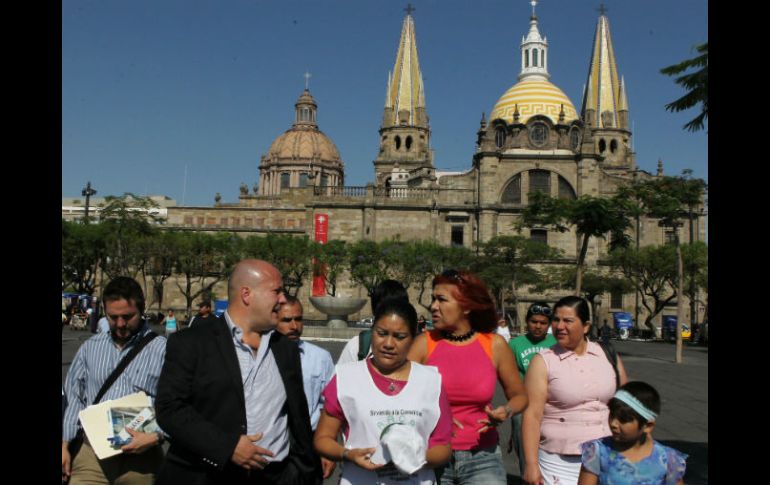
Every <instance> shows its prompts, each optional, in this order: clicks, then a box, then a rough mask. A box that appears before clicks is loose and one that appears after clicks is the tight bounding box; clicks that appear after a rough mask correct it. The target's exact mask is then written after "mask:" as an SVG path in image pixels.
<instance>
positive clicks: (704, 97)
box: [660, 42, 709, 131]
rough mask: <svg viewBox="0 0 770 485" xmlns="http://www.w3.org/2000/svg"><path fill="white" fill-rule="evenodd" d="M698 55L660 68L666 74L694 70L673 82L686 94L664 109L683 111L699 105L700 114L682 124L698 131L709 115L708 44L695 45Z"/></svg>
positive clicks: (675, 74) (688, 129) (678, 73)
mask: <svg viewBox="0 0 770 485" xmlns="http://www.w3.org/2000/svg"><path fill="white" fill-rule="evenodd" d="M695 49H696V50H697V51H698V55H697V56H696V57H694V58H692V59H687V60H684V61H682V62H680V63H678V64H674V65H671V66H668V67H665V68H663V69H661V70H660V72H661V73H663V74H665V75H667V76H679V75H680V74H682V73H683V72H685V71H689V70H690V69H695V71H692V72H689V73H687V74H684V75H681V76H679V77H677V78H676V79H675V81H674V82H676V83H677V84H679V85H680V86H682V87H683V88H685V89H686V90H687V94H685V95H684V96H682V97H681V98H679V99H677V100H676V101H673V102H671V103H669V104H667V105H666V110H667V111H671V112H679V111H685V110H688V109H690V108H694V107H696V106H700V111H701V112H700V114H699V115H698V116H696V117H695V118H694V119H692V120H691V121H690V122H689V123H687V124H686V125H684V129H686V130H687V131H699V130H702V129H703V128H704V125H705V122H706V120H708V116H709V44H708V42H706V43H705V44H701V45H699V46H696V47H695Z"/></svg>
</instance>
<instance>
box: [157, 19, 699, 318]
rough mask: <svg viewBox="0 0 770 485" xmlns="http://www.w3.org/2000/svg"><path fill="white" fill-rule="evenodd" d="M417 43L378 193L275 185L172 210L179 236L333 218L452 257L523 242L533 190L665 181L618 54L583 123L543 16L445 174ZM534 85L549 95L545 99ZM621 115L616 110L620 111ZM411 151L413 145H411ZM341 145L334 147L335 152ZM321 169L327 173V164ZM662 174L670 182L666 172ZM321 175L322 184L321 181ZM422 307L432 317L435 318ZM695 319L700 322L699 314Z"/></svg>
mask: <svg viewBox="0 0 770 485" xmlns="http://www.w3.org/2000/svg"><path fill="white" fill-rule="evenodd" d="M596 36H597V39H598V40H596V41H595V42H597V45H600V46H604V47H602V48H604V49H609V50H610V51H611V50H612V47H611V45H612V44H611V40H610V38H609V27H608V24H607V22H606V18H605V17H604V15H602V16H601V17H600V19H599V23H598V25H597V34H596ZM415 42H416V41H415V40H414V24H413V20H412V18H411V16H410V15H407V18H406V19H405V21H404V27H403V29H402V38H401V43H400V44H399V46H400V47H399V52H398V55H397V62H396V66H395V72H394V73H393V74H391V75H389V78H388V85H387V97H386V104H385V108H384V111H383V117H382V119H383V122H382V125H381V128H380V147H379V153H378V156H377V158H376V160H375V161H374V164H373V165H374V183H372V184H369V185H367V186H366V187H345V186H343V185H342V181H343V177H344V174H343V173H342V168H341V167H342V163H341V160H339V174H338V176H337V178H334V179H330V180H333V183H328V184H322V183H320V180H319V178H318V177H310V178H309V179H308V180H307V186H304V187H303V186H299V184H297V183H295V181H294V179H292V182H291V183H290V184H289V186H288V187H283V188H281V190H280V191H276V190H274V189H275V179H272V182H267V183H271V184H272V185H270V188H269V189H268V188H264V187H260V190H259V192H258V194H259V195H257V191H256V190H255V191H254V192H253V193H252V194H249V193H248V191H247V190H241V196H240V200H239V203H238V204H235V205H220V204H217V205H215V206H214V207H169V208H168V223H167V227H168V228H170V229H171V228H173V229H184V230H201V231H235V232H239V233H243V234H265V233H269V232H272V233H286V234H297V235H307V236H309V237H312V236H313V221H314V216H315V215H316V214H326V215H328V217H329V226H328V238H329V239H330V240H333V239H339V240H343V241H357V240H361V239H370V240H375V241H382V240H385V239H389V238H394V237H397V236H398V237H400V238H401V239H402V240H420V239H428V240H433V241H436V242H438V243H440V244H442V245H446V246H449V245H451V244H453V243H461V244H462V245H464V246H466V247H473V245H474V244H475V243H477V242H483V241H487V240H489V239H491V238H492V237H494V236H497V235H511V234H515V233H516V232H517V230H516V223H517V221H518V219H519V217H520V214H521V212H522V210H523V209H524V208H525V207H526V206H527V204H528V194H529V193H530V192H531V191H535V190H540V191H544V192H546V193H548V194H550V195H551V196H553V197H564V198H575V197H580V196H583V195H591V196H595V197H598V196H611V195H612V194H614V193H615V192H616V190H617V189H618V187H619V186H620V185H622V184H624V183H628V182H630V181H632V180H634V178H635V177H637V178H639V179H641V180H645V179H651V178H653V177H655V176H654V175H652V174H649V173H647V172H644V171H641V170H638V169H637V165H636V159H635V154H634V152H633V151H632V150H631V149H630V139H631V136H632V133H631V132H630V130H629V129H628V103H627V100H626V93H625V88H624V86H623V82H622V78H620V81H618V76H617V72H614V71H613V72H610V73H608V72H606V69H605V67H606V66H604V67H603V65H602V63H601V62H600V60H599V59H600V58H601V57H602V56H605V57H607V56H608V55H610V54H611V55H612V56H613V57H612V67H613V69H615V67H614V66H615V62H614V53H611V52H610V53H607V52H603V51H602V50H601V49H602V48H600V49H599V50H598V51H597V50H596V49H595V50H594V52H593V58H592V59H591V66H592V67H591V71H590V75H589V76H590V77H589V80H590V82H589V83H588V84H587V86H586V92H585V93H584V103H583V106H582V108H581V113H580V115H579V116H578V115H577V113H576V111H575V109H574V108H573V107H572V104H571V102H570V101H569V99H567V98H566V96H565V95H564V94H563V93H562V92H561V90H559V89H558V87H556V86H555V85H553V84H551V83H550V81H549V80H548V79H549V75H548V70H547V63H546V59H547V57H546V55H547V50H548V44H547V42H546V41H545V38H543V37H541V36H540V33H539V31H538V26H537V18H536V17H535V16H534V15H533V17H532V18H531V19H530V30H529V34H528V36H527V38H526V39H524V40H523V42H522V46H521V48H522V74H521V75H520V76H519V82H518V83H517V84H515V85H514V86H513V87H512V88H511V89H509V90H508V91H506V93H505V94H504V95H503V96H502V97H501V98H500V100H499V101H498V103H497V104H496V105H495V109H494V110H493V112H492V113H493V115H494V117H491V119H490V121H489V122H487V121H486V120H485V119H484V118H482V121H481V124H480V127H479V130H478V132H477V133H476V142H477V150H476V153H475V155H474V156H473V159H472V160H471V161H470V168H469V169H468V170H467V171H465V172H463V173H441V172H437V171H436V170H435V168H434V165H433V163H434V160H433V152H432V150H431V149H430V146H429V139H430V127H429V125H428V116H427V111H426V108H425V104H424V88H423V85H422V77H421V73H420V72H419V63H418V61H417V51H416V43H415ZM534 48H537V50H538V52H540V53H541V54H540V57H539V59H540V61H539V62H537V61H536V59H537V57H534V58H533V57H532V56H533V49H534ZM405 57H410V58H411V61H410V63H409V65H410V66H411V67H410V69H411V70H410V71H409V72H401V71H399V69H400V66H403V65H404V62H403V59H404V58H405ZM399 59H400V60H399ZM536 62H537V64H533V63H536ZM415 66H416V70H415ZM533 86H535V87H537V89H535V90H533ZM533 93H534V94H533ZM543 93H545V94H543ZM303 96H304V98H300V101H299V102H298V103H297V105H296V107H297V110H298V115H297V116H298V118H297V120H298V121H297V123H300V121H302V120H300V118H299V117H300V116H301V115H300V111H299V110H300V108H302V107H306V106H309V107H310V109H311V111H312V115H311V118H310V119H308V120H307V123H306V124H308V126H311V125H313V124H314V122H315V112H314V107H315V102H314V101H312V98H309V93H307V91H306V93H305V94H303ZM541 98H542V99H541ZM608 99H609V100H610V101H612V100H614V104H613V103H608V101H607V100H608ZM596 100H600V101H601V102H599V101H596ZM311 101H312V103H311ZM610 105H611V106H613V108H612V109H609V108H608V106H610ZM597 113H599V114H597ZM373 115H374V114H373ZM297 123H295V125H296V124H297ZM300 124H301V123H300ZM282 136H284V135H282ZM396 137H398V140H396ZM407 140H411V142H410V143H409V144H407ZM329 144H330V145H329V146H331V147H334V145H333V143H332V142H331V141H329ZM334 150H335V151H336V147H335V148H334ZM273 151H274V150H272V149H271V151H270V153H272V152H273ZM329 153H331V152H329ZM297 158H298V157H296V156H295V157H288V158H287V159H282V158H280V157H278V158H276V157H273V158H270V157H268V156H266V157H263V159H262V164H261V166H260V170H261V173H262V178H261V184H265V183H266V181H269V180H271V179H270V178H269V177H268V178H266V175H269V174H268V172H269V173H273V174H276V173H279V172H281V171H282V170H288V169H289V168H291V167H294V165H297V166H300V165H302V164H299V165H298V163H299V162H298V160H297ZM310 158H312V157H310ZM326 158H334V157H332V156H331V155H330V156H327V157H326ZM268 159H269V160H268ZM337 159H339V157H338V156H337ZM327 162H328V163H331V161H327ZM327 162H324V163H327ZM302 163H305V162H304V161H303V162H302ZM314 163H315V162H314ZM311 165H312V166H320V162H318V163H315V165H313V164H310V165H309V166H311ZM330 166H331V165H330ZM295 168H296V167H295ZM659 172H660V173H659V174H661V173H662V169H661V170H659ZM309 173H310V174H311V175H312V170H310V172H309ZM680 231H681V233H680V236H681V240H682V242H688V241H689V228H688V227H687V226H685V227H684V228H682V229H680ZM694 232H695V239H696V240H704V239H705V225H704V221H703V220H702V219H699V220H696V221H695V231H694ZM522 234H524V235H530V236H535V235H536V236H537V237H539V238H545V239H546V240H547V242H548V244H549V245H551V246H553V247H556V248H559V249H560V250H562V252H563V260H562V261H560V262H550V263H549V264H555V263H560V264H574V260H575V258H576V257H577V255H578V250H579V244H580V241H579V239H578V237H577V235H576V234H575V233H574V232H565V233H559V232H555V231H547V230H545V228H542V229H538V228H533V229H532V230H527V229H525V230H524V231H523V233H522ZM629 235H630V236H631V237H632V238H633V239H638V240H639V243H640V245H642V246H645V245H650V244H662V243H664V242H666V240H667V235H666V229H664V228H661V227H659V226H658V224H657V221H655V220H648V219H646V218H642V219H641V220H640V221H639V231H638V234H637V230H636V227H632V228H631V231H630V232H629ZM607 244H608V241H606V240H604V239H601V238H599V239H597V238H593V239H592V240H591V243H590V247H589V250H588V253H587V260H586V261H587V264H588V266H589V267H601V266H602V261H603V258H604V257H605V256H606V254H607ZM311 286H312V285H311V282H310V281H309V278H308V281H307V282H306V284H305V285H304V286H303V287H302V289H301V291H300V294H299V295H298V296H299V297H300V300H301V301H302V302H303V304H304V307H305V314H306V315H307V317H308V318H322V316H321V315H319V314H318V312H316V311H315V310H314V309H313V307H312V306H311V305H310V304H309V303H308V300H307V298H308V297H309V296H310V288H311ZM340 293H341V294H343V295H345V296H360V297H363V296H365V294H364V292H363V290H362V289H361V288H352V287H350V286H346V283H345V282H343V283H342V284H341V286H340ZM411 294H412V297H413V301H415V302H416V297H417V294H416V293H415V292H414V290H412V293H411ZM563 294H564V293H563V292H562V293H561V294H559V293H556V292H553V293H550V294H545V295H540V294H529V293H527V292H526V291H523V292H521V293H520V307H519V308H518V311H519V314H520V315H522V314H523V313H524V311H525V310H526V306H527V305H528V303H529V302H530V301H535V300H539V299H545V300H548V301H553V300H554V299H555V298H558V297H559V296H563ZM426 298H428V296H425V297H424V300H423V301H422V302H419V303H423V304H428V303H429V302H428V301H425V299H426ZM611 301H612V299H611V297H610V295H605V296H604V297H603V300H602V303H601V305H600V310H599V314H598V321H599V322H601V321H602V320H603V319H605V318H606V319H608V320H611V315H610V312H611V311H620V310H624V311H628V312H630V313H632V314H633V313H634V304H635V296H634V294H633V293H631V294H627V295H624V296H623V297H622V303H623V304H622V306H620V307H611ZM417 308H418V311H419V312H420V313H423V314H427V311H426V310H425V309H424V308H421V307H419V306H417ZM641 310H642V313H641V314H640V320H643V318H644V309H643V308H642V309H641ZM688 312H689V308H688ZM663 313H664V314H674V313H675V311H673V309H672V311H664V312H663ZM369 314H371V310H370V309H369V308H368V305H367V306H365V307H364V309H363V310H362V311H361V312H360V314H357V315H351V318H360V317H362V316H366V315H369ZM701 318H702V317H700V316H699V317H698V320H700V319H701ZM686 319H687V321H691V319H690V316H689V315H686Z"/></svg>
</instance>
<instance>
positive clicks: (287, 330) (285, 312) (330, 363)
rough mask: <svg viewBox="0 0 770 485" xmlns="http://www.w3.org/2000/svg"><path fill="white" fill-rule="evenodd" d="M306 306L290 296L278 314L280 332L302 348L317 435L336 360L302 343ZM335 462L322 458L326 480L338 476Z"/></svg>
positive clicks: (303, 365)
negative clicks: (324, 396) (325, 391)
mask: <svg viewBox="0 0 770 485" xmlns="http://www.w3.org/2000/svg"><path fill="white" fill-rule="evenodd" d="M302 317H303V310H302V303H300V302H299V300H298V299H296V298H295V297H293V296H290V295H286V303H282V304H281V309H280V310H279V311H278V326H277V327H276V330H277V331H278V332H280V333H282V334H283V335H285V336H286V338H288V339H289V340H291V341H292V342H296V343H297V345H298V347H299V358H300V362H301V363H302V386H303V387H304V389H305V397H306V398H307V404H308V412H309V413H310V428H311V429H312V430H313V431H315V430H316V427H317V426H318V420H319V419H320V418H321V410H322V409H323V407H324V406H323V397H322V395H321V392H322V391H323V390H324V388H325V387H326V385H327V384H328V383H329V381H330V380H331V379H332V376H333V375H334V360H333V359H332V356H331V354H330V353H329V352H328V351H327V350H324V349H322V348H321V347H319V346H317V345H313V344H311V343H310V342H306V341H304V340H302V339H301V338H300V337H302V330H303V329H304V328H305V326H304V323H303V321H302ZM334 466H335V462H333V461H331V460H327V459H326V458H323V457H322V458H321V468H322V471H323V476H322V477H319V478H322V479H325V478H329V477H330V476H331V474H332V472H334Z"/></svg>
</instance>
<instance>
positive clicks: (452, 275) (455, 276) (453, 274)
mask: <svg viewBox="0 0 770 485" xmlns="http://www.w3.org/2000/svg"><path fill="white" fill-rule="evenodd" d="M441 276H446V277H447V278H453V279H455V280H457V281H459V282H460V283H465V280H464V279H463V277H462V276H460V272H459V271H457V270H456V269H448V270H446V271H444V272H443V273H441Z"/></svg>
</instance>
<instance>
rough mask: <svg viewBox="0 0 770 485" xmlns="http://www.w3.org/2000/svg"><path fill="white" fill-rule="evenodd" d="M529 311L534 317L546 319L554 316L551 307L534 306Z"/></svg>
mask: <svg viewBox="0 0 770 485" xmlns="http://www.w3.org/2000/svg"><path fill="white" fill-rule="evenodd" d="M529 311H530V312H531V313H532V314H533V315H545V316H546V317H550V316H551V315H552V314H553V312H552V311H551V309H550V308H549V307H547V306H541V305H532V306H531V307H529Z"/></svg>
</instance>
